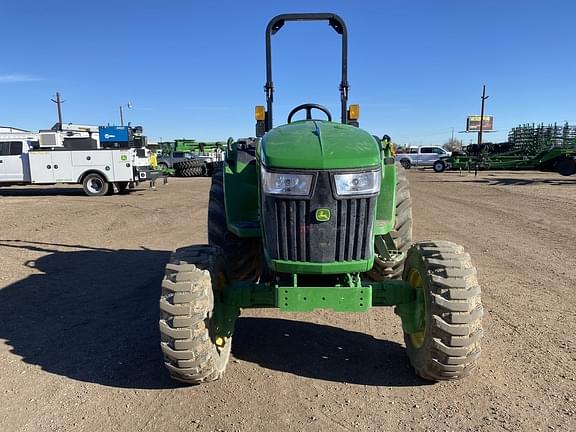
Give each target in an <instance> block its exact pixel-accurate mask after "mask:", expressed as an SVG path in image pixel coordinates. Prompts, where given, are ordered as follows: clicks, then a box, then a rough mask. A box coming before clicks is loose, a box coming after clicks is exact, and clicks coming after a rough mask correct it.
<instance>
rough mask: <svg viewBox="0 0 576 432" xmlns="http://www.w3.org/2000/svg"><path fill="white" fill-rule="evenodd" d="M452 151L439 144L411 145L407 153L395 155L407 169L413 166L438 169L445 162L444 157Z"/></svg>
mask: <svg viewBox="0 0 576 432" xmlns="http://www.w3.org/2000/svg"><path fill="white" fill-rule="evenodd" d="M450 155H451V153H450V152H449V151H446V150H444V149H443V148H442V147H439V146H421V147H409V148H408V150H407V151H406V152H405V153H396V156H395V157H394V158H395V159H396V161H397V162H400V164H401V165H402V166H403V167H404V168H405V169H410V168H412V167H413V166H429V167H432V168H434V170H436V168H437V166H436V165H440V164H444V166H445V162H443V159H445V158H447V157H449V156H450Z"/></svg>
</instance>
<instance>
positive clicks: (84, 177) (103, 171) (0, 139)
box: [0, 125, 149, 196]
mask: <svg viewBox="0 0 576 432" xmlns="http://www.w3.org/2000/svg"><path fill="white" fill-rule="evenodd" d="M54 129H56V130H54ZM137 151H138V149H135V148H133V147H131V146H130V144H129V142H125V141H123V140H118V141H116V142H111V141H110V142H108V143H102V142H101V140H100V130H99V129H98V128H97V127H94V126H81V125H74V126H72V125H61V126H59V127H57V128H53V129H52V130H45V131H40V132H38V133H8V134H0V186H10V185H27V184H45V185H50V184H58V183H71V184H81V185H82V187H83V190H84V192H85V193H86V195H89V196H99V195H106V194H108V193H113V192H115V191H123V190H125V189H127V188H128V186H129V185H130V184H133V183H135V182H138V181H143V180H147V179H148V178H149V168H147V167H144V166H142V161H143V159H144V158H143V157H141V156H139V155H138V154H137ZM146 159H147V158H146ZM138 165H140V166H138Z"/></svg>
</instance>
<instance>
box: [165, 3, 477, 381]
mask: <svg viewBox="0 0 576 432" xmlns="http://www.w3.org/2000/svg"><path fill="white" fill-rule="evenodd" d="M288 21H327V22H328V24H329V25H330V26H331V27H332V28H333V29H334V30H335V31H336V32H337V33H338V34H340V35H341V38H342V81H341V83H340V99H341V113H340V117H341V118H340V122H333V121H332V116H331V113H330V112H329V111H328V109H326V108H325V107H323V106H321V105H317V104H304V105H300V106H298V107H296V108H294V109H293V110H292V111H291V112H290V114H289V115H288V121H287V124H285V125H282V126H277V127H273V122H272V105H273V104H272V101H273V91H274V88H273V84H272V63H271V38H272V35H274V34H275V33H276V32H277V31H278V30H280V28H281V27H282V26H283V25H284V24H285V23H286V22H288ZM266 67H267V81H266V86H265V91H266V99H267V107H266V109H265V108H264V107H263V106H262V107H256V135H257V137H258V138H256V139H245V140H239V141H236V142H233V140H229V141H228V144H227V151H226V156H225V161H224V162H223V163H222V165H221V166H218V167H217V168H216V169H215V171H214V174H213V177H212V186H211V190H210V201H209V210H208V241H209V244H208V245H200V246H192V247H186V248H182V249H178V250H177V251H175V252H174V254H173V255H172V257H171V260H170V263H169V264H168V265H167V266H166V274H165V277H164V280H163V282H162V295H161V299H160V314H161V315H160V331H161V349H162V351H163V355H164V363H165V366H166V368H167V369H168V371H169V372H170V374H171V376H172V377H173V378H175V379H176V380H179V381H182V382H185V383H190V384H198V383H203V382H207V381H213V380H217V379H219V378H220V377H221V376H222V374H223V373H224V370H225V368H226V365H227V362H228V360H229V357H230V352H231V351H230V350H231V344H232V335H233V332H234V323H235V321H236V318H237V317H238V316H239V315H240V311H241V309H243V308H278V309H280V310H281V311H286V312H311V311H314V310H315V309H330V310H333V311H336V312H366V311H368V310H369V309H370V308H371V307H378V306H395V312H396V314H397V315H398V316H399V317H400V318H401V321H402V328H403V331H404V339H405V343H406V348H407V354H408V358H409V360H410V362H411V364H412V365H413V367H414V369H415V371H416V373H417V374H418V375H419V376H420V377H422V378H424V379H427V380H432V381H438V380H451V379H459V378H462V377H464V376H466V375H468V374H469V373H470V371H471V370H473V369H474V367H475V365H476V363H477V360H478V357H479V355H480V339H481V337H482V326H481V319H482V313H483V309H482V304H481V301H480V287H479V285H478V282H477V279H476V269H475V268H474V266H473V265H472V261H471V259H470V256H469V255H468V254H467V253H466V252H465V251H464V249H463V248H462V247H461V246H458V245H456V244H454V243H451V242H447V241H422V242H417V243H414V244H412V209H411V199H410V192H409V188H408V181H407V179H406V176H405V174H404V170H403V169H402V168H401V167H399V166H396V165H395V163H394V157H393V156H392V154H391V149H390V147H389V145H388V144H386V143H384V144H383V143H381V142H380V141H379V140H378V139H377V137H374V136H373V135H371V134H370V133H368V132H366V131H364V130H362V129H360V128H359V127H358V114H359V109H358V106H357V105H350V107H348V106H347V99H348V81H347V30H346V26H345V24H344V21H343V20H342V19H341V18H340V17H339V16H337V15H334V14H326V13H320V14H286V15H279V16H277V17H275V18H273V19H272V20H271V21H270V23H269V24H268V27H267V30H266ZM313 110H318V111H320V112H321V113H322V114H323V115H324V116H325V117H326V119H323V120H319V119H315V118H313V116H312V111H313ZM299 111H304V112H305V114H306V116H305V119H304V120H298V121H296V120H294V115H295V114H296V113H297V112H299Z"/></svg>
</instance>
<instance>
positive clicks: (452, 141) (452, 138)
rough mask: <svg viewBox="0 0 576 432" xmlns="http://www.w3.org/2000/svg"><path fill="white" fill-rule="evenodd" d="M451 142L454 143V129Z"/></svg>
mask: <svg viewBox="0 0 576 432" xmlns="http://www.w3.org/2000/svg"><path fill="white" fill-rule="evenodd" d="M450 142H452V143H453V142H454V128H452V138H450Z"/></svg>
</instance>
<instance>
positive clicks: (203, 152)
mask: <svg viewBox="0 0 576 432" xmlns="http://www.w3.org/2000/svg"><path fill="white" fill-rule="evenodd" d="M224 144H225V143H222V142H217V141H215V142H198V141H196V140H188V139H181V140H176V141H173V142H164V143H160V146H161V156H160V157H159V158H158V167H159V169H160V170H162V171H163V172H165V173H167V174H171V175H176V176H178V177H202V176H209V175H211V174H212V169H213V166H214V164H215V163H217V162H220V161H222V157H223V147H224Z"/></svg>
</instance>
